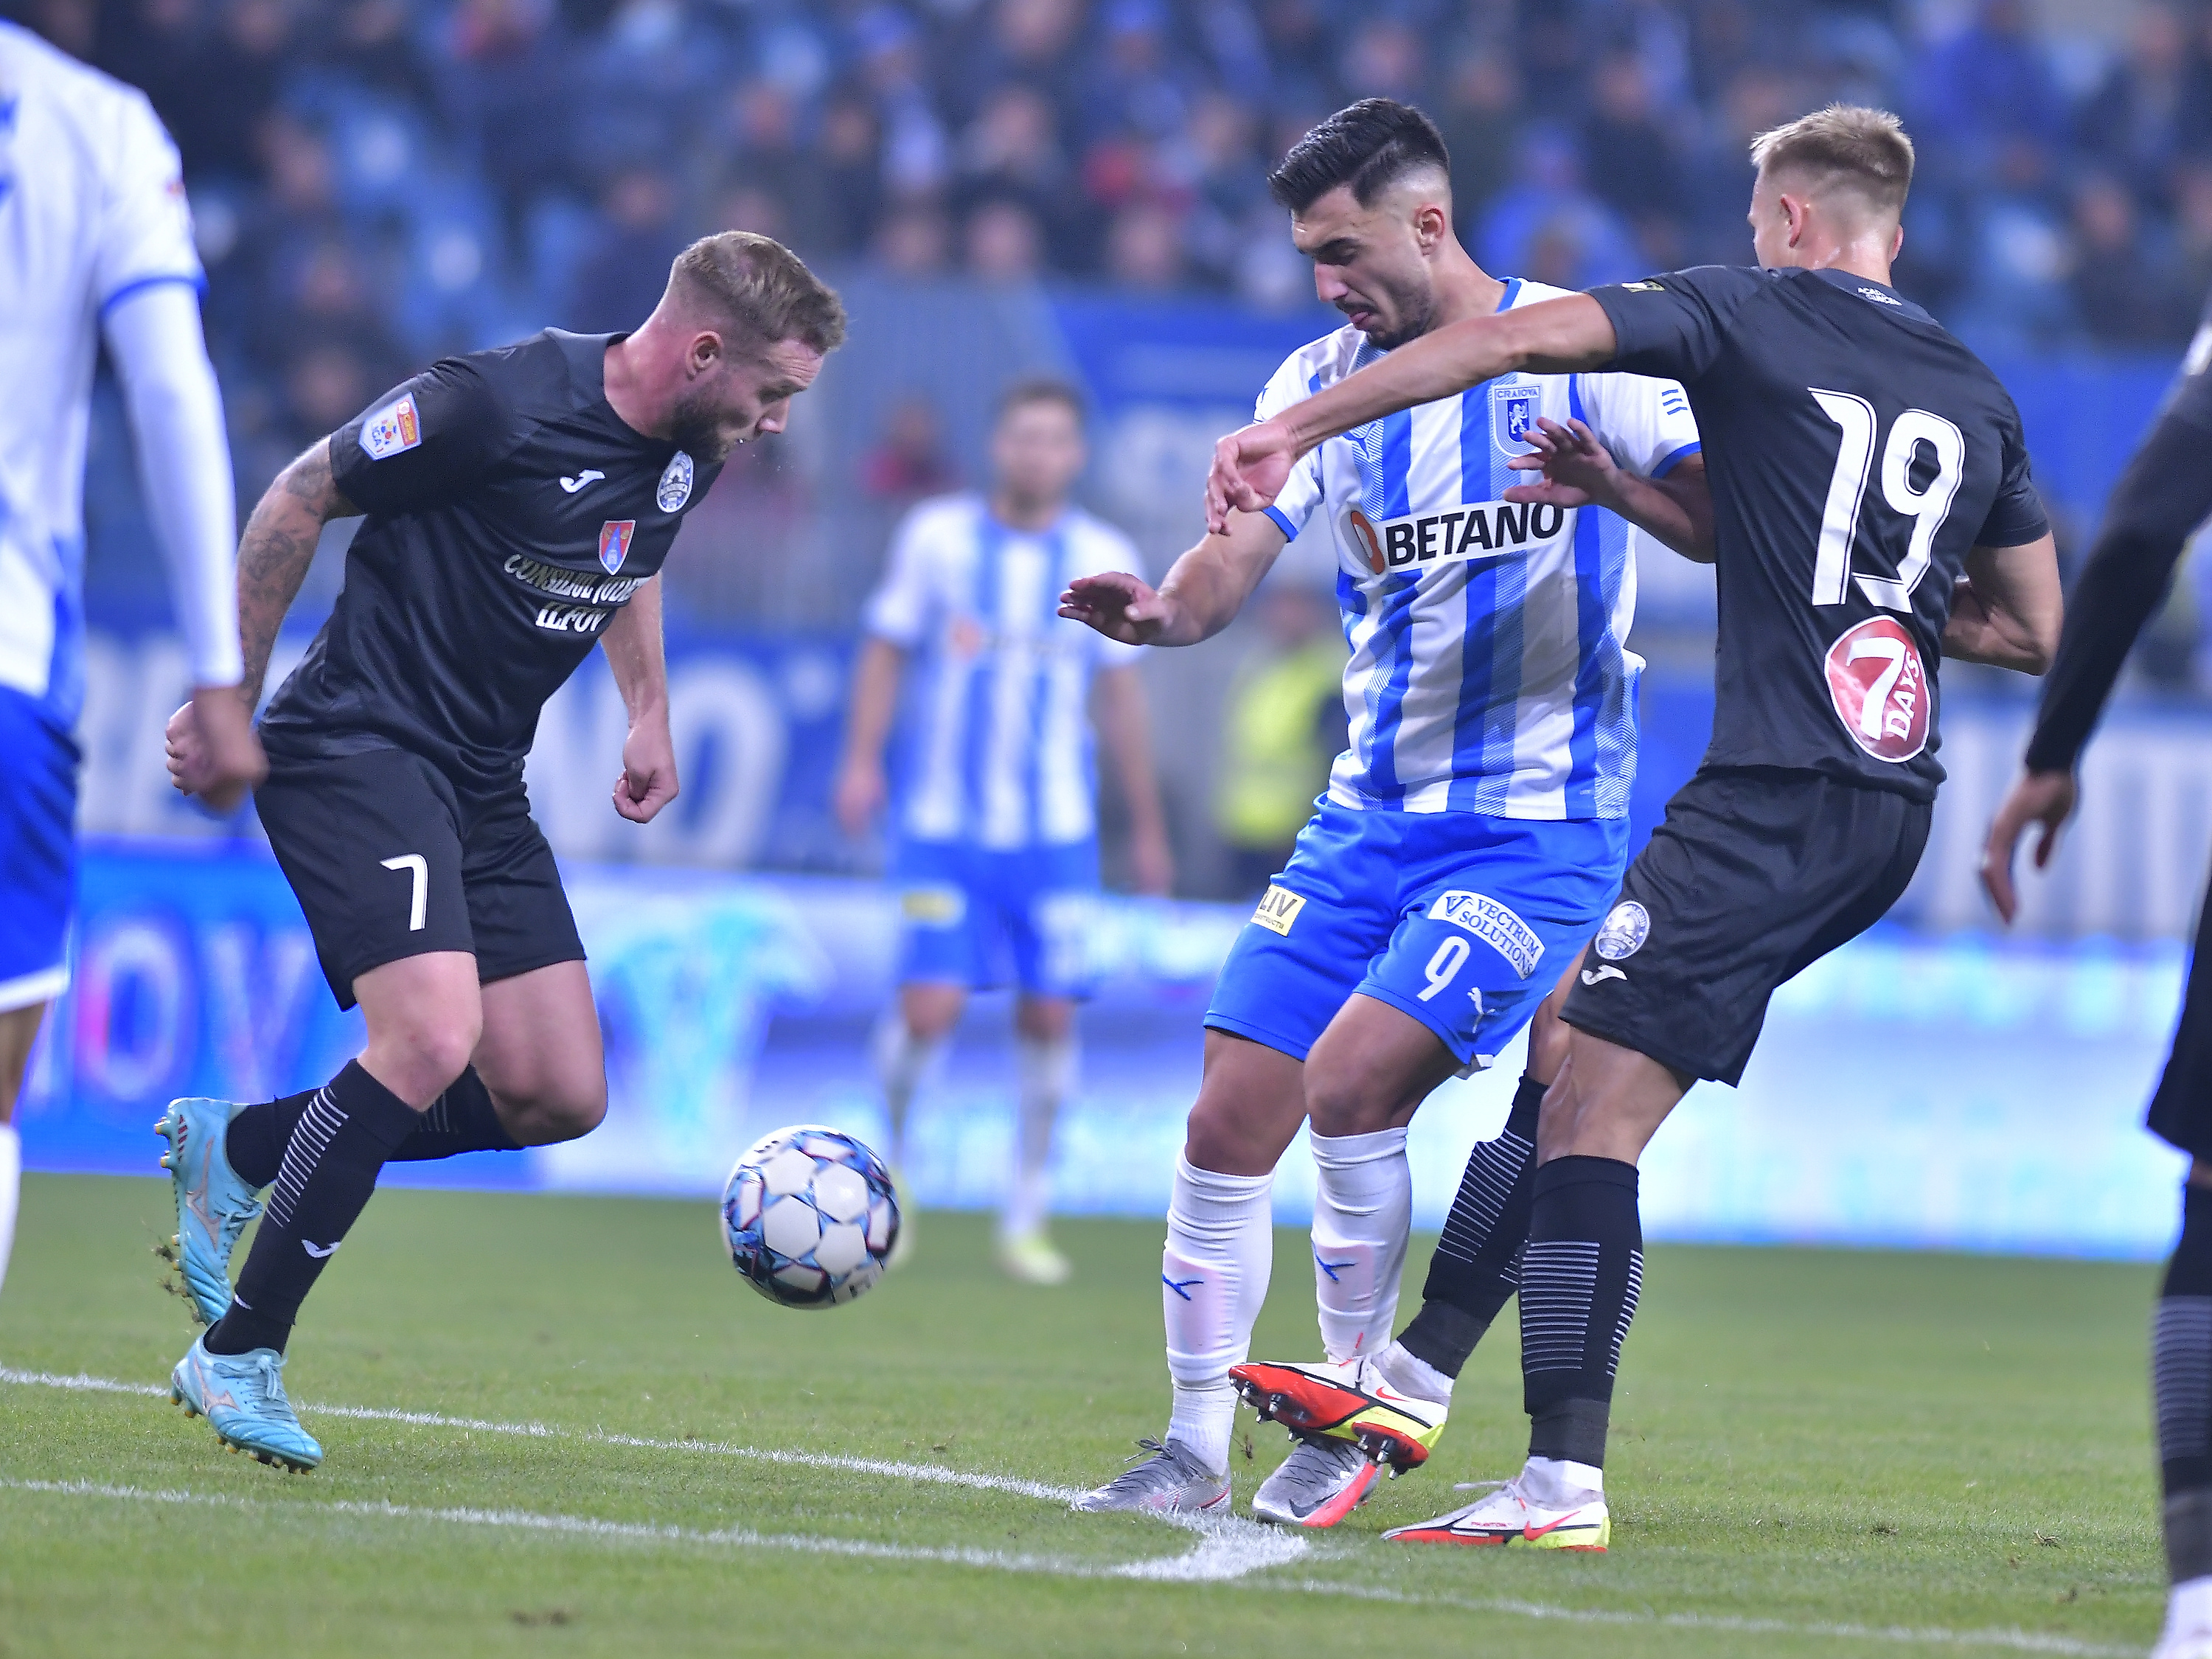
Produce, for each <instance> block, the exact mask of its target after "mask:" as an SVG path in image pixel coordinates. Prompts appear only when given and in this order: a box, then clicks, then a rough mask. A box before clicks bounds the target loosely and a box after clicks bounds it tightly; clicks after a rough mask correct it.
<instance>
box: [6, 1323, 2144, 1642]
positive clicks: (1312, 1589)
mask: <svg viewBox="0 0 2212 1659" xmlns="http://www.w3.org/2000/svg"><path fill="white" fill-rule="evenodd" d="M0 1383H16V1384H18V1385H20V1386H23V1387H27V1388H47V1389H68V1390H71V1391H78V1392H84V1393H92V1394H120V1395H136V1396H140V1397H149V1396H150V1397H155V1398H161V1399H167V1397H168V1393H169V1391H168V1389H167V1388H166V1387H163V1386H161V1384H158V1383H125V1382H123V1381H121V1380H119V1379H118V1378H115V1377H107V1376H89V1375H88V1374H86V1373H84V1372H82V1371H78V1372H73V1373H70V1374H66V1375H64V1374H62V1373H58V1372H53V1371H23V1370H14V1369H13V1368H11V1367H9V1366H5V1365H0ZM300 1409H301V1411H303V1412H306V1413H310V1414H319V1415H321V1416H325V1417H342V1418H349V1419H355V1420H356V1421H363V1422H374V1423H400V1424H405V1425H410V1426H412V1427H416V1428H438V1429H463V1430H468V1431H474V1432H477V1433H483V1434H500V1435H513V1436H516V1437H522V1438H527V1439H576V1440H586V1441H591V1442H595V1443H599V1444H601V1445H609V1446H623V1447H627V1448H631V1449H639V1450H647V1451H675V1452H696V1453H702V1454H704V1455H709V1456H720V1457H736V1458H743V1459H745V1460H747V1461H750V1462H763V1463H775V1464H783V1465H787V1466H793V1467H797V1468H816V1469H828V1470H835V1471H838V1472H841V1473H844V1474H874V1475H882V1476H886V1477H889V1478H891V1479H895V1480H920V1481H927V1482H931V1483H933V1484H938V1485H944V1486H961V1487H965V1488H968V1489H969V1490H972V1491H978V1492H1007V1493H1010V1494H1012V1495H1013V1496H1016V1497H1021V1498H1037V1499H1040V1500H1042V1501H1046V1502H1050V1503H1066V1501H1067V1500H1068V1499H1070V1498H1073V1497H1075V1496H1076V1495H1077V1494H1076V1492H1075V1491H1074V1490H1073V1488H1071V1487H1066V1486H1048V1485H1047V1484H1046V1483H1044V1482H1042V1481H1038V1480H1021V1479H1018V1478H1017V1477H1014V1476H1011V1475H996V1474H969V1473H968V1472H967V1471H965V1470H961V1469H947V1468H939V1466H937V1465H935V1464H931V1463H905V1462H890V1461H886V1460H883V1459H878V1458H867V1457H850V1456H845V1455H840V1454H836V1453H825V1452H798V1451H784V1450H777V1449H764V1448H761V1447H757V1446H738V1445H732V1444H730V1443H726V1442H723V1441H714V1440H656V1439H649V1438H647V1437H643V1436H639V1435H627V1434H611V1433H608V1432H606V1431H604V1430H599V1429H563V1428H557V1427H556V1426H554V1425H550V1424H546V1423H503V1422H497V1421H493V1420H490V1419H483V1418H471V1417H447V1416H445V1415H442V1414H441V1413H435V1412H404V1411H386V1410H380V1409H378V1408H375V1407H367V1406H310V1405H305V1404H303V1405H301V1407H300ZM0 1488H5V1489H10V1490H15V1491H19V1492H47V1493H54V1494H61V1495H77V1496H85V1497H106V1498H122V1499H129V1500H134V1501H137V1502H141V1503H179V1504H212V1505H217V1506H222V1507H234V1508H240V1509H247V1510H268V1509H273V1508H279V1507H285V1508H293V1509H301V1510H332V1511H334V1512H336V1513H339V1514H349V1515H361V1516H386V1517H391V1518H396V1519H406V1520H428V1521H434V1522H449V1523H452V1524H455V1525H467V1526H498V1527H510V1528H521V1529H525V1530H529V1531H536V1532H547V1533H567V1534H577V1535H581V1536H592V1537H603V1538H610V1539H630V1540H635V1541H655V1542H662V1543H689V1544H697V1545H707V1546H717V1545H719V1546H725V1547H731V1546H734V1547H750V1548H756V1549H788V1550H797V1551H813V1552H815V1553H822V1554H842V1555H865V1556H869V1557H872V1558H874V1559H883V1560H911V1561H934V1562H940V1563H944V1564H946V1565H959V1566H971V1567H981V1568H986V1569H991V1570H995V1571H1007V1572H1034V1573H1048V1574H1053V1575H1056V1576H1060V1577H1077V1578H1127V1579H1136V1580H1141V1581H1148V1582H1152V1583H1225V1582H1227V1581H1229V1580H1232V1579H1237V1578H1243V1577H1247V1576H1249V1575H1250V1574H1252V1573H1255V1572H1261V1571H1267V1569H1269V1568H1272V1567H1279V1566H1284V1565H1288V1564H1289V1563H1290V1562H1291V1561H1294V1560H1296V1559H1298V1558H1299V1557H1301V1556H1303V1555H1304V1554H1306V1553H1308V1552H1309V1550H1310V1544H1309V1542H1308V1541H1307V1540H1305V1539H1304V1538H1301V1537H1298V1536H1297V1535H1296V1534H1290V1533H1285V1532H1284V1531H1282V1530H1281V1529H1280V1528H1274V1527H1261V1526H1259V1525H1256V1524H1255V1523H1254V1522H1249V1521H1244V1520H1242V1519H1238V1518H1233V1517H1226V1516H1225V1517H1209V1516H1161V1517H1159V1518H1160V1519H1163V1520H1165V1521H1168V1522H1170V1523H1171V1524H1173V1525H1176V1526H1179V1527H1181V1528H1183V1529H1184V1530H1186V1531H1188V1532H1192V1533H1194V1534H1198V1537H1199V1540H1200V1542H1199V1543H1198V1545H1197V1547H1194V1548H1193V1549H1191V1550H1189V1551H1188V1552H1187V1553H1184V1554H1182V1555H1173V1556H1162V1557H1155V1558H1152V1559H1147V1560H1142V1561H1129V1562H1123V1563H1121V1564H1118V1565H1113V1566H1101V1565H1097V1564H1096V1563H1091V1562H1084V1561H1076V1560H1070V1559H1060V1558H1055V1557H1049V1556H1030V1555H1011V1554H1007V1553H1004V1552H1000V1551H993V1550H961V1549H930V1548H927V1547H921V1546H915V1545H902V1544H877V1543H872V1542H869V1541H866V1540H862V1539H836V1538H820V1537H814V1536H811V1535H808V1534H769V1533H757V1532H753V1531H750V1529H747V1528H720V1529H716V1530H713V1531H707V1530H701V1529H697V1528H684V1527H676V1526H660V1525H655V1524H653V1523H650V1522H623V1521H602V1520H598V1519H594V1518H592V1517H590V1516H559V1515H550V1516H549V1515H539V1514H536V1513H533V1512H532V1511H528V1510H458V1509H456V1510H429V1509H418V1508H413V1507H410V1506H408V1505H405V1504H363V1503H357V1502H355V1501H353V1500H350V1499H346V1500H340V1501H337V1502H333V1503H327V1504H324V1503H317V1504H283V1505H279V1504H257V1503H253V1502H252V1501H250V1500H248V1499H245V1498H232V1497H229V1496H227V1495H220V1494H211V1493H199V1492H144V1491H142V1490H140V1489H138V1488H137V1487H131V1486H100V1485H96V1484H94V1483H91V1482H84V1481H71V1482H56V1481H39V1480H9V1479H5V1478H0ZM1267 1588H1269V1589H1287V1590H1297V1591H1299V1592H1302V1593H1304V1594H1308V1595H1333V1596H1346V1597H1351V1598H1353V1599H1357V1600H1360V1601H1389V1602H1394V1603H1397V1604H1399V1605H1401V1606H1406V1607H1457V1608H1462V1609H1464V1610H1466V1611H1468V1612H1470V1613H1502V1614H1505V1615H1508V1616H1510V1617H1515V1618H1522V1619H1539V1620H1555V1621H1558V1622H1561V1623H1566V1624H1586V1625H1615V1626H1632V1627H1638V1628H1642V1627H1647V1626H1650V1627H1662V1628H1680V1629H1684V1630H1711V1631H1715V1632H1736V1633H1741V1634H1746V1635H1771V1636H1812V1637H1828V1638H1836V1639H1838V1640H1844V1641H1863V1642H1882V1643H1887V1644H1898V1645H1905V1646H1921V1647H1967V1648H1975V1647H1978V1648H1996V1649H2001V1650H2009V1651H2012V1652H2015V1653H2046V1654H2058V1655H2064V1656H2068V1659H2140V1656H2141V1652H2142V1650H2140V1649H2138V1648H2133V1647H2116V1646H2112V1645H2110V1644H2098V1643H2093V1642H2084V1641H2081V1640H2078V1639H2076V1638H2073V1637H2067V1636H2052V1635H2045V1634H2043V1633H2040V1632H2033V1631H2022V1630H1948V1629H1944V1628H1942V1627H1940V1626H1873V1625H1850V1624H1826V1623H1816V1624H1804V1625H1794V1624H1790V1623H1788V1622H1787V1621H1785V1620H1765V1619H1742V1618H1735V1617H1732V1616H1729V1615H1726V1614H1714V1613H1626V1612H1616V1611H1611V1610H1607V1609H1604V1608H1594V1607H1559V1606H1556V1605H1554V1604H1552V1603H1549V1602H1543V1601H1518V1600H1513V1599H1510V1598H1506V1597H1492V1596H1462V1595H1417V1594H1413V1593H1411V1592H1407V1591H1402V1590H1397V1589H1390V1588H1389V1587H1388V1586H1384V1585H1370V1584H1347V1583H1334V1582H1331V1581H1329V1580H1327V1579H1318V1578H1307V1579H1299V1580H1295V1581H1284V1580H1279V1579H1278V1580H1271V1581H1270V1582H1269V1583H1268V1585H1267Z"/></svg>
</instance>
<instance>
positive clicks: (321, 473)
mask: <svg viewBox="0 0 2212 1659" xmlns="http://www.w3.org/2000/svg"><path fill="white" fill-rule="evenodd" d="M359 510H360V509H358V508H357V507H354V506H353V505H352V504H351V503H350V502H349V501H347V500H346V499H345V497H344V496H343V495H339V494H338V492H337V485H336V484H335V483H333V482H332V480H331V447H330V443H329V441H327V440H325V441H322V442H319V443H317V444H315V445H314V446H313V447H311V448H310V449H308V451H307V453H305V454H303V455H301V457H300V458H299V459H297V460H295V461H294V462H293V463H292V464H291V465H289V466H288V467H286V468H285V469H284V470H283V471H282V472H280V473H279V474H277V476H276V482H275V483H271V484H270V486H269V488H268V489H267V490H266V491H265V492H264V494H263V495H262V497H261V501H260V504H259V505H258V506H257V507H255V508H254V509H253V516H252V518H250V519H248V520H246V534H245V536H244V537H243V538H241V539H240V542H239V544H238V633H239V642H240V645H241V646H242V647H244V650H245V657H246V678H245V680H244V681H243V683H242V684H240V688H239V690H240V692H241V693H242V694H243V695H244V696H245V697H246V703H247V706H248V707H249V708H250V707H252V706H254V705H257V704H258V703H259V702H260V701H261V683H262V680H263V679H264V678H265V677H266V676H267V674H268V672H269V654H270V652H271V651H272V650H274V649H275V648H276V630H277V629H278V628H280V627H281V626H283V621H284V613H285V612H286V611H289V610H290V609H291V608H292V601H293V600H294V599H295V598H297V597H298V595H299V592H300V584H301V582H302V581H303V580H306V579H307V567H308V566H309V565H310V564H312V563H313V562H314V557H315V544H316V543H317V542H319V540H320V539H321V538H322V532H323V526H325V524H327V523H328V522H330V520H332V519H343V518H349V517H352V516H353V515H355V514H356V513H358V512H359Z"/></svg>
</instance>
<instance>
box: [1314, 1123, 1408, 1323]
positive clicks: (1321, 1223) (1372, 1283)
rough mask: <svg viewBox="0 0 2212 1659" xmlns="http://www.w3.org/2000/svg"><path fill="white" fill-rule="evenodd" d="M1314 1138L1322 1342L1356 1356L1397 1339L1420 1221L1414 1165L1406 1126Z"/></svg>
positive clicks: (1316, 1260) (1317, 1296) (1316, 1292)
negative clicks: (1393, 1335) (1411, 1239)
mask: <svg viewBox="0 0 2212 1659" xmlns="http://www.w3.org/2000/svg"><path fill="white" fill-rule="evenodd" d="M1311 1139H1312V1142H1313V1160H1314V1169H1315V1171H1316V1180H1315V1182H1314V1218H1313V1242H1314V1297H1315V1299H1316V1301H1317V1302H1319V1303H1320V1304H1321V1342H1322V1352H1325V1353H1327V1354H1328V1357H1329V1358H1331V1359H1350V1358H1353V1357H1354V1356H1355V1355H1361V1354H1371V1353H1374V1352H1377V1351H1378V1350H1380V1349H1381V1348H1382V1347H1383V1346H1384V1345H1386V1344H1387V1343H1388V1342H1389V1340H1390V1325H1391V1322H1392V1321H1393V1320H1394V1319H1395V1318H1396V1316H1397V1313H1398V1276H1399V1274H1400V1273H1402V1272H1403V1271H1404V1270H1405V1266H1406V1238H1407V1233H1408V1231H1410V1230H1411V1229H1412V1227H1413V1170H1412V1168H1411V1167H1410V1166H1409V1165H1408V1164H1407V1162H1406V1132H1405V1131H1404V1130H1403V1129H1377V1130H1376V1131H1375V1132H1374V1133H1372V1134H1364V1135H1334V1136H1331V1135H1315V1136H1313V1137H1312V1138H1311Z"/></svg>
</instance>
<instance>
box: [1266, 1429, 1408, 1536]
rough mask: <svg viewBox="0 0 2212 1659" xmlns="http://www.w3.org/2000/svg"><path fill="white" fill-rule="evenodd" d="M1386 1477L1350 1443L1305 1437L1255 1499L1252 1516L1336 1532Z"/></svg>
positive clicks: (1369, 1458) (1285, 1524) (1289, 1525)
mask: <svg viewBox="0 0 2212 1659" xmlns="http://www.w3.org/2000/svg"><path fill="white" fill-rule="evenodd" d="M1382 1472H1383V1471H1382V1467H1381V1466H1380V1465H1379V1464H1377V1463H1376V1461H1375V1460H1374V1459H1373V1458H1371V1457H1370V1456H1369V1455H1367V1454H1366V1453H1365V1452H1364V1451H1362V1450H1360V1449H1359V1448H1358V1446H1356V1445H1354V1444H1353V1443H1352V1442H1351V1441H1349V1440H1335V1439H1325V1438H1322V1437H1320V1436H1316V1437H1314V1438H1312V1439H1310V1440H1309V1439H1305V1438H1304V1437H1300V1438H1299V1439H1298V1443H1297V1444H1296V1445H1295V1446H1292V1447H1291V1455H1289V1456H1288V1457H1285V1459H1284V1460H1283V1461H1282V1463H1281V1464H1280V1466H1279V1467H1278V1468H1277V1469H1276V1470H1275V1472H1274V1473H1273V1474H1271V1475H1269V1476H1268V1477H1267V1479H1266V1480H1263V1481H1261V1483H1260V1490H1259V1491H1258V1492H1255V1493H1253V1494H1252V1513H1253V1514H1254V1515H1255V1516H1258V1517H1259V1518H1260V1519H1261V1520H1262V1521H1272V1522H1274V1523H1275V1524H1276V1525H1277V1526H1280V1527H1333V1526H1334V1525H1335V1524H1336V1523H1337V1522H1340V1521H1341V1520H1343V1519H1344V1517H1345V1516H1347V1515H1349V1514H1351V1513H1352V1510H1356V1509H1358V1507H1359V1506H1360V1505H1361V1504H1364V1503H1365V1502H1366V1501H1367V1499H1368V1497H1369V1495H1370V1494H1371V1493H1372V1492H1374V1490H1375V1482H1376V1477H1377V1476H1379V1475H1380V1474H1382Z"/></svg>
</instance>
